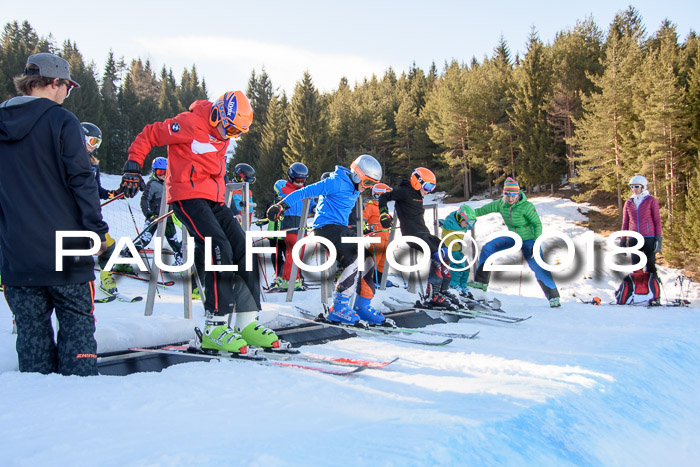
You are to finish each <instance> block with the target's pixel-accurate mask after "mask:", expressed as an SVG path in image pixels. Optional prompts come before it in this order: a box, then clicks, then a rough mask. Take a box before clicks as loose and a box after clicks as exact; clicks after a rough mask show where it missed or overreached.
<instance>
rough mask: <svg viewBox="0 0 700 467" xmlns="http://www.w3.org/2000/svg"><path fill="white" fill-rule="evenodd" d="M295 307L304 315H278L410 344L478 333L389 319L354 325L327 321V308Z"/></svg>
mask: <svg viewBox="0 0 700 467" xmlns="http://www.w3.org/2000/svg"><path fill="white" fill-rule="evenodd" d="M324 307H325V306H324ZM295 308H296V309H297V311H299V312H300V313H301V314H302V315H304V316H296V315H289V314H286V313H280V314H279V315H280V316H283V317H285V318H290V319H295V320H298V321H302V322H305V323H309V324H320V325H322V326H326V327H332V328H338V329H344V330H346V331H349V332H352V333H355V334H362V335H368V336H375V337H382V338H386V339H390V340H395V341H399V342H407V343H410V344H418V345H428V346H438V347H439V346H444V345H447V344H449V343H451V342H452V341H453V340H454V339H474V338H475V337H476V336H477V335H478V334H479V331H477V332H475V333H473V334H461V333H453V332H441V331H432V330H427V329H413V328H400V327H397V326H394V325H393V322H392V321H391V320H387V322H386V325H383V326H382V325H380V326H370V325H369V324H368V323H367V322H365V321H359V322H357V323H356V324H355V325H349V324H343V323H337V322H333V321H329V320H328V318H327V316H328V310H327V309H326V310H325V312H323V313H314V312H312V311H310V310H307V309H306V308H302V307H299V306H295ZM402 334H409V335H426V336H436V337H440V338H445V339H443V340H439V341H432V340H422V339H415V338H410V337H406V336H402Z"/></svg>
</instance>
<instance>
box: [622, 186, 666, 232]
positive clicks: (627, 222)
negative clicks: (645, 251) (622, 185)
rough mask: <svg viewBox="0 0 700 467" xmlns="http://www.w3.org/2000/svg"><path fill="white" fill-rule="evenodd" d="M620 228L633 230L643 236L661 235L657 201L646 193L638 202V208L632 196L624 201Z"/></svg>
mask: <svg viewBox="0 0 700 467" xmlns="http://www.w3.org/2000/svg"><path fill="white" fill-rule="evenodd" d="M622 230H633V231H635V232H639V233H640V234H642V236H644V237H656V236H658V235H662V233H661V216H659V201H658V200H657V199H656V198H654V197H653V196H651V195H648V196H646V197H645V198H644V199H643V200H642V202H641V203H640V204H639V209H637V206H635V204H634V200H633V199H632V198H629V199H628V200H627V201H625V207H624V209H623V210H622Z"/></svg>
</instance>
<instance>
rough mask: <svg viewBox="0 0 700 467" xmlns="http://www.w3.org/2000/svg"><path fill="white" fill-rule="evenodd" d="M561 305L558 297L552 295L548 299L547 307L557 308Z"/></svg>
mask: <svg viewBox="0 0 700 467" xmlns="http://www.w3.org/2000/svg"><path fill="white" fill-rule="evenodd" d="M560 306H561V300H559V297H552V298H550V299H549V307H550V308H559V307H560Z"/></svg>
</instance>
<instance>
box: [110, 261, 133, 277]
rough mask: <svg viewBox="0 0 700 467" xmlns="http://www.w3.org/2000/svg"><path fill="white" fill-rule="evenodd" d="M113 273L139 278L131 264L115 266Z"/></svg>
mask: <svg viewBox="0 0 700 467" xmlns="http://www.w3.org/2000/svg"><path fill="white" fill-rule="evenodd" d="M112 271H114V272H119V273H121V274H130V275H132V276H138V273H137V272H136V270H135V269H134V267H133V266H132V265H130V264H115V265H114V267H113V268H112Z"/></svg>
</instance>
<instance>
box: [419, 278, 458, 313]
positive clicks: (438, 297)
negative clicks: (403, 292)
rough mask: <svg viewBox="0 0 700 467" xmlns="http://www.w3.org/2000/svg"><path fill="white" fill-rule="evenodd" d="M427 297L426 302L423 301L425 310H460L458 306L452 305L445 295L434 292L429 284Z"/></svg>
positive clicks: (426, 291) (426, 292)
mask: <svg viewBox="0 0 700 467" xmlns="http://www.w3.org/2000/svg"><path fill="white" fill-rule="evenodd" d="M425 296H426V297H427V299H426V300H423V302H422V305H423V306H424V307H425V308H434V309H443V310H451V311H457V310H459V307H458V306H457V305H454V304H452V302H451V301H450V300H448V299H447V297H445V296H444V295H443V294H441V293H440V292H433V286H432V285H430V284H428V287H427V288H426V290H425Z"/></svg>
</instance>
